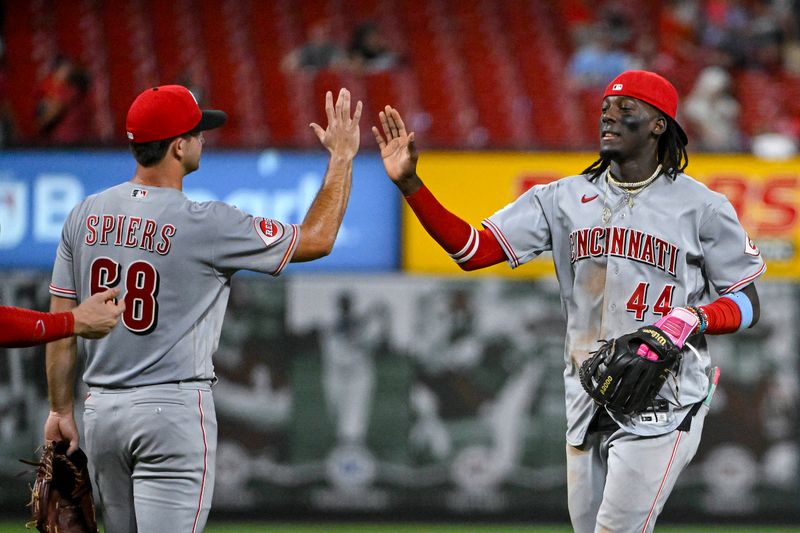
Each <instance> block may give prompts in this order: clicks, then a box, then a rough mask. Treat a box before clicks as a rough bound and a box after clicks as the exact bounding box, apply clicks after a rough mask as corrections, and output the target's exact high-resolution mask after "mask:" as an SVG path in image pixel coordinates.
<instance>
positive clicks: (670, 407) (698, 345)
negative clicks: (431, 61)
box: [372, 71, 766, 533]
mask: <svg viewBox="0 0 800 533" xmlns="http://www.w3.org/2000/svg"><path fill="white" fill-rule="evenodd" d="M677 105H678V94H677V91H676V90H675V88H674V87H673V86H672V84H670V83H669V82H668V81H667V80H665V79H664V78H662V77H661V76H659V75H657V74H654V73H652V72H647V71H627V72H624V73H622V74H620V75H619V76H618V77H617V78H616V79H614V80H613V81H612V82H611V83H610V84H609V85H608V87H607V89H606V91H605V94H604V96H603V101H602V108H601V114H600V158H599V159H598V160H597V161H595V162H594V163H593V164H592V165H591V166H589V167H588V168H587V169H586V170H584V171H583V172H582V173H581V174H579V175H576V176H570V177H566V178H563V179H561V180H558V181H555V182H553V183H550V184H547V185H538V186H535V187H533V188H532V189H530V190H528V191H527V192H525V193H524V194H523V195H521V196H520V197H519V198H518V199H517V200H515V201H514V202H512V203H511V204H509V205H507V206H506V207H504V208H503V209H501V210H499V211H497V212H496V213H495V214H493V215H492V216H490V217H488V218H486V219H485V220H484V221H483V222H482V225H483V229H481V230H478V229H476V228H472V227H470V226H469V225H468V224H467V223H466V222H464V221H462V220H461V219H459V218H458V217H457V216H455V215H453V214H452V213H450V212H448V211H447V210H446V209H445V208H444V207H443V206H442V205H441V204H440V203H439V202H438V201H437V200H436V199H435V198H434V196H433V195H432V193H431V192H430V191H429V190H428V189H427V188H426V187H425V186H424V184H423V183H422V180H421V179H420V178H419V177H418V176H417V174H416V163H417V151H416V148H415V145H414V133H407V132H406V129H405V126H404V124H403V121H402V119H401V117H400V114H399V113H398V112H397V110H396V109H394V108H392V107H390V106H386V109H385V111H383V112H381V113H380V122H381V126H382V130H383V131H382V132H381V131H380V130H378V128H375V127H373V128H372V130H373V133H374V135H375V138H376V140H377V141H378V145H379V147H380V150H381V156H382V157H383V162H384V166H385V168H386V172H387V174H388V175H389V177H390V178H391V179H392V180H393V181H394V183H395V184H396V185H397V187H398V188H399V189H400V191H401V192H402V193H403V194H404V196H405V198H406V200H407V201H408V204H409V205H410V206H411V208H412V209H413V211H414V213H415V214H416V216H417V217H418V218H419V220H420V222H421V223H422V225H423V226H424V227H425V228H426V230H427V231H428V233H430V235H431V236H432V237H433V238H434V239H435V240H436V241H437V242H438V243H439V244H440V245H441V246H442V247H443V248H444V249H445V251H447V252H448V253H449V254H450V255H451V257H452V258H453V259H454V260H455V261H456V262H457V263H458V264H459V265H460V266H461V268H463V269H464V270H473V269H477V268H484V267H487V266H490V265H493V264H497V263H500V262H502V261H505V262H507V263H508V264H509V266H511V267H512V268H515V267H517V266H519V265H521V264H523V263H526V262H527V261H530V260H531V259H533V258H534V257H536V256H537V255H539V254H540V253H541V252H543V251H546V250H549V251H552V254H553V262H554V264H555V269H556V276H557V279H558V282H559V285H560V289H561V299H562V302H563V308H564V312H565V315H566V320H567V336H566V343H565V351H564V362H565V368H564V383H565V389H566V408H567V434H566V440H567V447H566V451H567V470H568V475H567V479H568V481H567V485H568V496H569V512H570V517H571V521H572V525H573V527H574V529H575V531H576V532H578V533H588V532H595V531H597V532H606V531H614V532H617V531H642V532H646V531H652V530H653V528H654V525H655V521H656V518H657V516H658V514H659V513H660V512H661V510H662V509H663V507H664V504H665V502H666V500H667V498H668V496H669V494H670V492H671V491H672V488H673V487H674V485H675V481H676V479H677V477H678V475H679V474H680V472H681V471H682V470H683V469H684V468H685V467H686V465H687V464H688V463H689V461H690V460H691V458H692V457H693V456H694V454H695V452H696V450H697V446H698V444H699V441H700V434H701V431H702V427H703V421H704V418H705V415H706V412H707V410H708V402H709V401H710V393H709V390H713V387H712V386H711V383H710V381H711V382H713V381H714V379H715V378H716V376H717V375H718V374H712V375H713V376H714V377H713V378H712V379H711V380H710V379H709V377H708V375H707V372H708V371H709V370H710V359H709V354H708V350H707V347H706V341H705V337H704V335H703V334H722V333H732V332H735V331H738V330H742V329H745V328H747V327H750V326H752V325H753V324H755V323H756V322H757V321H758V316H759V304H758V296H757V293H756V289H755V285H754V280H755V279H756V278H758V277H759V276H760V275H761V274H763V273H764V271H765V268H766V267H765V264H764V261H763V259H762V257H761V255H760V254H759V251H758V249H757V248H756V247H755V246H754V245H753V243H752V241H751V240H750V239H749V238H748V235H747V233H746V232H745V230H744V229H743V228H742V226H741V225H740V224H739V221H738V220H737V217H736V213H735V212H734V210H733V207H732V206H731V204H730V203H729V202H728V200H727V199H726V198H725V197H724V196H723V195H721V194H718V193H716V192H714V191H711V190H709V189H708V188H707V187H705V186H704V185H702V184H701V183H699V182H697V181H696V180H694V179H693V178H691V177H689V176H687V175H686V174H684V173H683V170H684V169H685V168H686V165H687V162H688V157H687V154H686V144H687V138H686V134H685V133H684V131H683V130H682V129H681V127H680V126H679V125H678V123H677V122H676V120H675V115H676V111H677ZM720 295H721V296H720ZM718 296H719V297H718ZM673 309H675V311H672V310H673ZM685 309H689V310H690V313H691V314H692V315H694V316H695V317H696V318H697V320H696V321H695V322H696V323H697V326H696V328H695V331H694V335H693V336H692V337H690V338H689V344H690V346H691V347H689V348H687V349H686V350H684V352H683V358H682V362H681V364H680V367H679V369H678V371H677V372H676V373H674V375H672V376H671V377H669V378H668V380H667V382H666V383H665V384H664V385H663V387H662V388H661V389H660V391H659V396H658V397H657V398H656V400H654V401H653V403H652V405H651V408H649V409H647V410H646V411H644V412H635V413H632V414H630V415H622V414H619V413H618V412H610V411H608V410H607V409H605V408H602V409H598V405H597V404H596V403H594V401H593V400H592V399H591V398H590V396H589V395H588V394H587V393H586V392H585V391H584V390H583V389H582V387H581V385H580V383H579V379H578V369H579V367H580V365H581V363H582V362H583V361H584V360H586V359H587V358H588V357H589V353H590V352H591V351H593V350H596V349H597V340H598V339H609V338H616V337H619V336H621V335H623V334H627V333H630V332H631V331H635V330H637V329H638V328H640V327H641V326H645V325H652V324H654V323H656V322H657V321H659V320H660V319H662V318H663V317H665V316H667V317H671V318H675V317H676V316H677V315H679V314H683V313H685ZM709 373H710V372H709Z"/></svg>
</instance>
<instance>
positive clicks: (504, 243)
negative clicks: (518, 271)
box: [482, 218, 520, 268]
mask: <svg viewBox="0 0 800 533" xmlns="http://www.w3.org/2000/svg"><path fill="white" fill-rule="evenodd" d="M482 224H483V225H484V226H486V227H487V228H489V231H491V232H492V233H493V234H494V236H495V237H497V242H499V243H500V247H501V248H502V249H503V252H504V253H505V254H506V257H507V258H508V262H509V264H510V265H511V268H517V267H518V266H519V265H520V263H519V257H517V254H515V253H514V249H513V248H512V247H511V243H509V242H508V239H506V236H505V235H503V232H502V231H501V230H500V228H499V227H497V224H495V223H494V222H492V221H491V220H489V219H488V218H486V219H484V220H483V222H482Z"/></svg>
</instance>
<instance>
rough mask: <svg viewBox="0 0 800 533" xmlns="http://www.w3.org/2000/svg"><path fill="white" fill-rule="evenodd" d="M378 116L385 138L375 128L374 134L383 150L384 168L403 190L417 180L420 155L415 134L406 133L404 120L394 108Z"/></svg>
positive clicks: (387, 108)
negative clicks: (409, 182) (404, 185)
mask: <svg viewBox="0 0 800 533" xmlns="http://www.w3.org/2000/svg"><path fill="white" fill-rule="evenodd" d="M378 116H379V118H380V121H381V127H382V128H383V134H384V135H385V138H384V135H381V132H380V131H379V130H378V128H376V127H375V126H373V127H372V134H373V135H374V136H375V141H376V142H377V143H378V147H379V148H380V150H381V158H382V159H383V166H384V168H385V169H386V174H388V175H389V178H390V179H391V180H392V181H393V182H395V183H396V184H397V185H398V186H399V187H401V188H403V184H404V183H405V182H408V181H411V180H413V179H414V178H416V174H417V159H418V158H419V154H418V153H417V148H416V145H415V144H414V132H411V133H409V132H407V131H406V125H405V123H404V122H403V118H402V117H401V116H400V113H399V112H398V111H397V109H395V108H393V107H392V106H388V105H387V106H386V108H385V109H384V110H383V111H381V112H380V113H379V115H378Z"/></svg>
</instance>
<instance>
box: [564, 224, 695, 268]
mask: <svg viewBox="0 0 800 533" xmlns="http://www.w3.org/2000/svg"><path fill="white" fill-rule="evenodd" d="M569 246H570V257H569V259H570V262H571V263H575V262H576V261H580V260H581V259H587V258H589V257H602V256H606V255H611V256H614V257H623V258H626V259H630V260H632V261H637V262H639V263H645V264H648V265H651V266H653V267H655V268H657V269H659V270H663V271H664V272H667V273H669V274H671V275H672V276H675V275H676V272H675V271H676V268H677V264H678V250H679V249H678V247H677V246H675V245H674V244H672V243H671V242H667V241H665V240H664V239H661V238H659V237H656V236H654V235H650V234H649V233H645V232H643V231H638V230H635V229H631V228H620V227H616V226H611V227H597V226H596V227H593V228H581V229H578V230H575V231H573V232H572V233H570V234H569Z"/></svg>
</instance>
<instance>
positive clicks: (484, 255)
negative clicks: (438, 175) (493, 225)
mask: <svg viewBox="0 0 800 533" xmlns="http://www.w3.org/2000/svg"><path fill="white" fill-rule="evenodd" d="M406 201H407V202H408V205H409V207H411V209H412V210H413V211H414V214H415V215H416V216H417V218H418V219H419V221H420V223H421V224H422V227H424V228H425V231H427V232H428V234H429V235H430V236H431V237H433V240H435V241H436V242H437V243H439V246H441V247H442V248H444V250H445V251H446V252H447V253H448V254H449V255H450V257H451V258H452V259H453V260H454V261H455V262H456V263H458V266H459V267H461V268H462V269H463V270H477V269H479V268H486V267H488V266H492V265H496V264H498V263H502V262H503V261H505V260H506V256H505V253H503V249H502V248H501V247H500V243H498V242H497V239H496V238H495V236H494V234H492V232H491V231H488V230H487V229H485V228H484V229H481V230H480V231H479V230H477V229H475V228H473V227H472V226H470V225H469V224H467V223H466V222H464V221H463V220H461V219H460V218H459V217H457V216H456V215H454V214H453V213H451V212H450V211H448V210H447V209H445V208H444V206H443V205H442V204H440V203H439V201H438V200H437V199H436V198H435V197H434V196H433V194H431V192H430V191H429V190H428V188H427V187H425V186H424V185H423V186H422V188H421V189H419V190H418V191H417V192H415V193H414V194H411V195H409V196H406Z"/></svg>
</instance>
